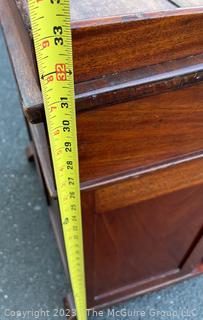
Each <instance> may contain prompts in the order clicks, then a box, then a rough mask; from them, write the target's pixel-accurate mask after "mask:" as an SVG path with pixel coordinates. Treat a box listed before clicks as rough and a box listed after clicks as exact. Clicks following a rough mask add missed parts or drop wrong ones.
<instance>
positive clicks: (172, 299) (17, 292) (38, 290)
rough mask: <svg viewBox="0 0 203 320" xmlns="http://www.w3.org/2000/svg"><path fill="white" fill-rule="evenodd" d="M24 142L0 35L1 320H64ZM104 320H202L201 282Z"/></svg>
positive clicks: (58, 271) (57, 272) (57, 267)
mask: <svg viewBox="0 0 203 320" xmlns="http://www.w3.org/2000/svg"><path fill="white" fill-rule="evenodd" d="M27 141H28V140H27V135H26V130H25V126H24V122H23V117H22V114H21V110H20V104H19V100H18V95H17V89H16V85H15V82H14V78H13V75H12V72H11V68H10V65H9V61H8V57H7V53H6V50H5V47H4V44H3V39H2V35H1V34H0V146H1V147H0V173H1V179H0V320H4V319H56V318H60V319H65V317H64V316H62V315H61V316H58V317H55V316H54V312H55V313H56V315H57V311H56V310H54V309H57V310H60V309H61V308H62V307H63V306H62V297H63V296H64V295H65V293H66V292H67V290H68V284H67V283H66V280H65V276H64V273H63V269H62V266H61V263H60V259H59V254H58V251H57V248H56V244H55V239H54V236H53V233H52V229H51V226H50V222H49V219H48V214H47V209H46V204H45V199H44V196H43V193H42V190H41V188H40V185H39V182H38V178H37V176H36V172H35V169H34V166H33V165H32V164H30V163H28V162H27V160H26V157H25V154H24V149H25V146H26V144H27ZM17 311H18V313H17ZM20 312H21V313H20ZM45 314H46V315H45ZM126 314H127V315H126ZM133 314H134V315H133ZM107 318H108V319H198V320H200V319H201V320H202V319H203V277H198V278H196V279H192V280H189V281H185V282H183V283H181V284H179V285H175V286H172V287H170V288H167V289H164V290H160V291H159V292H156V293H153V294H148V295H145V296H143V297H139V298H137V299H133V300H131V301H129V302H128V303H125V304H122V305H120V306H117V307H115V308H112V309H111V310H110V312H108V311H105V312H104V313H101V314H100V315H97V316H96V315H95V316H91V319H92V320H93V319H107Z"/></svg>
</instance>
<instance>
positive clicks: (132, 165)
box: [0, 0, 203, 308]
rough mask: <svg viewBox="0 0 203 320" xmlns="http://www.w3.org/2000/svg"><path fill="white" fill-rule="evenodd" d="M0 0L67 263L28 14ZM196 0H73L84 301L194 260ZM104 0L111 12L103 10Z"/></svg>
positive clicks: (154, 283)
mask: <svg viewBox="0 0 203 320" xmlns="http://www.w3.org/2000/svg"><path fill="white" fill-rule="evenodd" d="M0 4H1V7H0V8H1V9H0V14H1V24H2V27H3V31H4V35H5V39H6V42H7V46H8V50H9V53H10V57H11V61H12V64H13V68H14V73H15V76H16V80H17V83H18V87H19V92H20V96H21V100H22V105H23V111H24V114H25V116H26V119H27V121H28V127H29V132H30V134H31V138H32V140H33V142H32V146H33V152H34V156H35V160H36V163H37V166H38V171H39V173H40V175H41V177H42V182H43V185H44V189H45V192H46V195H47V200H48V206H49V212H50V217H51V221H52V223H53V227H54V230H55V233H56V237H57V241H58V244H59V248H60V252H61V256H62V260H63V263H64V267H65V269H66V271H67V268H66V263H65V255H64V247H63V239H62V236H61V231H60V230H61V226H60V219H59V212H58V202H57V192H56V190H55V185H54V179H53V172H52V164H51V159H50V152H49V143H48V138H47V132H46V125H45V123H44V110H43V102H42V98H41V92H40V87H39V83H38V75H37V72H36V65H35V59H34V55H33V47H32V40H31V37H30V36H29V30H28V29H29V20H28V19H27V18H26V19H27V20H26V27H25V24H24V23H23V22H22V20H21V17H20V16H19V13H18V12H17V10H16V6H15V4H14V2H13V1H11V0H10V1H8V2H5V1H4V0H0ZM138 4H139V5H138ZM201 5H202V6H203V2H202V1H181V0H175V1H132V2H131V1H129V0H128V1H118V2H117V5H115V6H114V7H112V5H111V2H110V1H105V2H103V5H102V6H101V3H100V2H97V1H96V0H94V1H93V0H91V1H88V2H84V1H79V2H78V3H77V6H76V2H75V1H73V2H72V7H71V10H72V17H73V21H72V30H73V49H74V67H75V90H76V105H77V127H78V141H79V157H80V179H81V196H82V215H83V229H84V250H85V270H86V283H87V298H88V308H91V307H97V308H101V307H104V306H109V305H111V304H113V303H115V302H119V301H122V300H124V299H127V298H130V297H134V296H136V295H138V294H141V293H144V292H147V291H150V290H154V289H156V288H160V287H163V286H165V285H168V284H170V283H174V282H176V281H179V280H181V279H185V278H187V277H190V276H193V275H197V274H199V273H201V272H202V270H203V268H202V252H203V251H202V250H203V240H202V225H203V218H202V210H203V198H202V193H203V169H202V168H203V108H202V106H203V82H202V80H203V7H201ZM195 6H196V7H195ZM179 7H181V8H179ZM183 7H184V8H183ZM24 10H25V11H24V12H25V13H23V16H24V19H25V17H26V7H25V8H24ZM160 10H161V11H160ZM112 11H113V13H114V14H120V16H114V17H109V16H110V15H112ZM129 13H130V14H129ZM121 14H122V16H121ZM101 15H102V16H107V17H105V18H101ZM98 17H99V18H98ZM84 18H87V19H84ZM95 18H97V19H95ZM81 19H83V20H81ZM11 21H12V23H11Z"/></svg>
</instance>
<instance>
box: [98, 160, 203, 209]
mask: <svg viewBox="0 0 203 320" xmlns="http://www.w3.org/2000/svg"><path fill="white" fill-rule="evenodd" d="M200 184H203V157H202V158H199V159H195V160H191V161H187V162H184V163H181V164H178V165H175V166H173V167H169V168H165V169H162V170H157V171H155V172H151V173H147V174H143V175H141V176H140V177H136V176H135V177H132V178H131V179H127V180H125V181H121V182H117V183H113V184H112V185H109V186H105V187H101V188H99V189H98V190H96V191H95V199H96V201H95V202H96V212H97V213H105V212H108V211H112V210H115V209H119V208H123V207H127V206H130V205H132V204H136V203H139V202H142V201H145V200H149V199H153V198H156V197H159V196H163V195H165V194H168V193H172V192H175V191H178V190H181V189H186V188H188V187H191V186H197V185H200Z"/></svg>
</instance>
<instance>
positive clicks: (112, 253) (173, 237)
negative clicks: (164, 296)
mask: <svg viewBox="0 0 203 320" xmlns="http://www.w3.org/2000/svg"><path fill="white" fill-rule="evenodd" d="M145 187H146V188H147V186H145ZM202 192H203V186H202V185H200V186H195V187H193V188H188V189H185V190H180V191H178V192H174V193H170V194H167V195H165V196H162V197H157V198H155V199H152V200H149V201H144V202H141V203H137V204H136V205H131V206H129V207H126V208H121V209H117V210H115V211H111V212H108V214H105V215H96V225H95V230H94V231H91V232H94V244H95V247H94V248H95V251H94V255H95V264H94V268H95V272H94V275H95V276H94V279H95V291H94V292H95V301H96V303H99V302H100V303H101V302H105V301H109V299H112V298H115V297H116V296H119V295H120V296H125V294H126V292H127V291H129V290H130V289H131V290H133V287H134V290H135V291H136V286H138V285H139V284H140V285H141V284H142V285H143V284H144V283H145V284H146V283H147V282H149V281H150V280H151V279H153V278H154V279H155V278H157V279H158V278H159V277H161V276H162V277H164V276H166V275H167V274H173V273H174V274H177V273H178V272H179V271H181V268H182V267H183V264H182V262H183V261H185V257H186V256H187V254H188V250H190V248H191V247H192V248H193V249H194V245H195V244H194V241H195V239H196V236H197V235H198V233H199V231H200V230H201V228H202V209H203V198H202ZM112 201H113V199H112ZM104 248H105V249H104ZM201 257H202V255H199V262H200V260H201ZM123 270H126V272H123ZM177 276H178V275H177Z"/></svg>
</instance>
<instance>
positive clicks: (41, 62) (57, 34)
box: [29, 0, 87, 320]
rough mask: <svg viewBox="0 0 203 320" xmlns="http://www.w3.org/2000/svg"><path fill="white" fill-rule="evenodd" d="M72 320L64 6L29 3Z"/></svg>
mask: <svg viewBox="0 0 203 320" xmlns="http://www.w3.org/2000/svg"><path fill="white" fill-rule="evenodd" d="M29 9H30V17H31V24H32V31H33V38H34V45H35V52H36V58H37V64H38V70H39V76H40V83H41V88H42V94H43V99H44V107H45V114H46V120H47V127H48V134H49V140H50V145H51V153H52V159H53V166H54V174H55V180H56V186H57V191H58V199H59V207H60V213H61V221H62V228H63V234H64V242H65V248H66V254H67V260H68V266H69V272H70V278H71V284H72V288H73V295H74V301H75V306H76V311H77V318H78V320H86V319H87V311H86V290H85V273H84V257H83V252H84V251H83V236H82V218H81V200H80V183H79V164H78V148H77V132H76V111H75V100H74V78H73V59H72V39H71V28H70V8H69V0H29Z"/></svg>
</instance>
